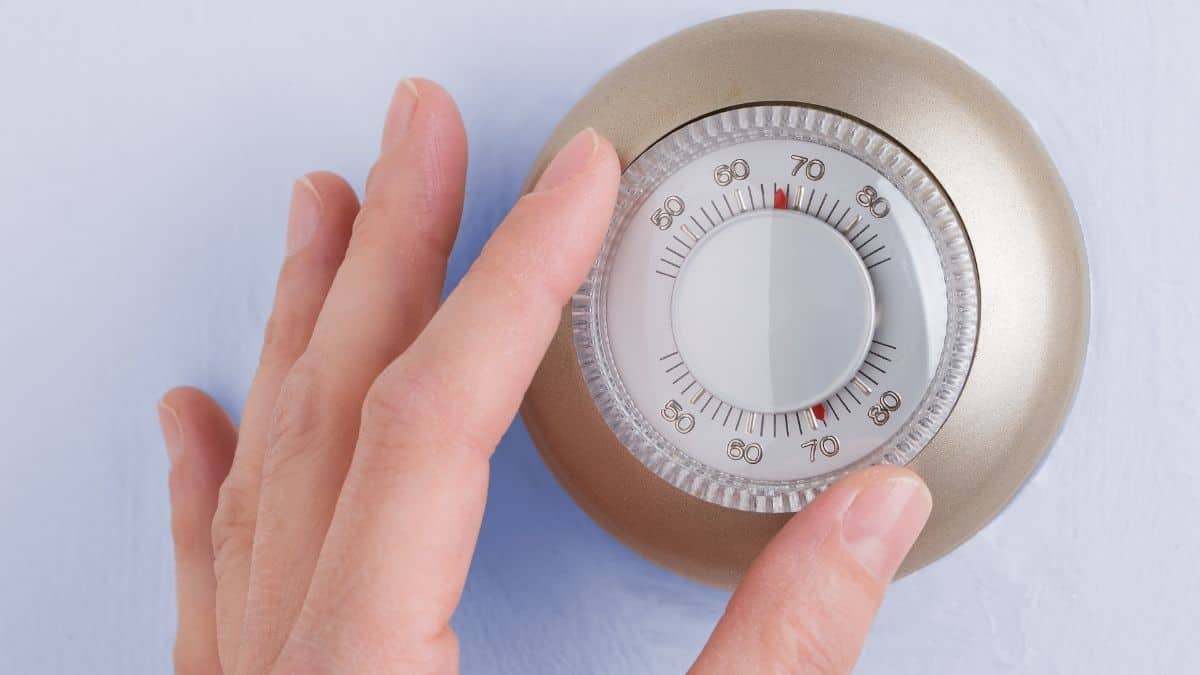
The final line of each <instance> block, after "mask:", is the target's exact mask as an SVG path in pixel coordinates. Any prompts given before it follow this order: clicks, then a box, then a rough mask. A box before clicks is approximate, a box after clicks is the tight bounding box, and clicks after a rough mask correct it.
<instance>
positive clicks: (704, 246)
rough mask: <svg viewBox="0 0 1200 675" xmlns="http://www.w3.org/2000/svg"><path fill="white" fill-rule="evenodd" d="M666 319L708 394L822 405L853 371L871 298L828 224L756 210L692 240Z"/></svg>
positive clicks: (867, 331) (779, 408)
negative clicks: (669, 313)
mask: <svg viewBox="0 0 1200 675" xmlns="http://www.w3.org/2000/svg"><path fill="white" fill-rule="evenodd" d="M784 198H785V199H786V195H785V196H784ZM671 324H672V325H671V327H672V331H673V333H674V336H675V342H676V344H677V345H678V347H679V355H680V357H681V358H682V359H683V362H684V363H686V364H687V366H688V368H689V369H690V370H691V372H692V373H693V374H694V375H695V376H696V380H697V381H698V382H699V383H700V384H701V385H703V386H704V387H705V388H706V389H707V390H708V391H711V392H713V393H714V394H716V395H717V396H719V397H721V399H723V400H725V401H728V402H729V403H730V404H732V405H735V406H738V407H741V408H745V409H747V410H755V411H762V412H763V413H781V412H787V411H789V410H800V409H805V408H809V407H810V406H812V405H814V404H817V403H820V402H822V401H824V400H825V399H826V398H828V397H830V396H832V395H833V394H834V393H835V392H836V391H837V390H838V389H840V388H841V387H842V385H844V384H845V383H846V382H848V381H850V378H851V377H852V376H853V375H854V374H855V372H856V371H857V370H858V369H859V368H860V367H862V363H863V360H864V359H865V358H866V356H867V352H868V349H869V347H870V345H871V336H872V334H873V332H874V327H875V295H874V291H873V290H872V288H871V278H870V276H869V275H868V274H867V267H866V265H865V264H863V261H862V258H860V257H859V255H858V251H856V250H854V246H852V245H851V244H850V242H849V241H847V240H846V237H844V236H842V235H841V234H840V233H839V232H837V231H835V230H834V229H833V228H831V227H829V224H828V223H826V222H824V221H821V220H818V219H817V218H815V217H813V216H809V215H805V214H803V213H798V212H796V211H792V210H790V209H786V208H777V209H776V208H773V209H770V210H768V209H759V210H756V211H751V212H749V213H746V214H743V215H740V216H737V217H735V218H733V219H731V220H730V221H729V222H728V223H726V224H725V225H724V226H722V227H721V228H719V229H717V230H716V231H714V232H713V233H712V234H711V235H709V236H706V237H704V238H702V239H701V240H700V241H699V242H698V243H697V244H696V245H695V246H694V248H693V250H692V251H691V253H689V254H688V256H687V258H686V260H685V261H684V264H683V265H682V266H681V269H680V271H679V274H678V278H677V279H676V281H675V290H674V298H673V301H672V303H671Z"/></svg>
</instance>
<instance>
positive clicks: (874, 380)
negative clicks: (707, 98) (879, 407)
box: [858, 368, 879, 394]
mask: <svg viewBox="0 0 1200 675" xmlns="http://www.w3.org/2000/svg"><path fill="white" fill-rule="evenodd" d="M858 374H859V375H861V376H862V378H863V379H864V380H866V381H867V382H870V383H871V384H873V385H875V386H876V387H878V386H879V380H876V379H875V378H873V377H871V376H870V375H868V374H866V373H864V372H863V371H862V369H861V368H859V370H858ZM867 393H868V394H869V393H871V392H867Z"/></svg>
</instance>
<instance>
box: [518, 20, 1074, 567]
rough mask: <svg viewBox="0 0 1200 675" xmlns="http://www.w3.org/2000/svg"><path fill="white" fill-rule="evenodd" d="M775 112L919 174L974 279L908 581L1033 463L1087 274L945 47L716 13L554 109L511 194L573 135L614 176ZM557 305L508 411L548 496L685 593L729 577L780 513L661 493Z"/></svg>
mask: <svg viewBox="0 0 1200 675" xmlns="http://www.w3.org/2000/svg"><path fill="white" fill-rule="evenodd" d="M766 102H795V103H805V104H811V105H819V106H824V107H827V108H832V109H834V110H836V111H839V112H842V113H846V114H849V115H852V116H854V117H858V118H859V119H862V120H863V121H865V122H867V123H869V124H871V125H873V126H875V127H877V128H879V129H881V130H882V131H883V132H884V133H886V134H888V135H890V136H891V137H892V138H894V139H896V140H897V141H899V142H900V143H901V144H903V145H904V146H906V147H907V148H908V150H909V151H911V152H912V153H913V154H914V155H915V156H916V157H917V158H918V159H920V160H921V161H922V162H923V163H924V164H925V166H926V167H928V169H929V170H930V171H931V172H932V173H933V175H934V176H936V177H937V179H938V181H939V182H940V183H941V184H942V187H943V188H944V189H945V191H946V193H947V194H948V195H949V197H950V199H951V200H952V201H953V202H954V205H955V207H956V208H957V209H958V212H959V214H960V216H961V218H962V220H963V222H964V224H965V226H966V229H967V233H968V235H969V237H970V239H971V244H972V247H973V248H974V252H975V258H976V264H977V267H978V271H979V286H980V301H981V306H980V326H979V341H978V345H977V347H976V352H975V360H974V363H973V365H972V370H971V375H970V377H969V379H968V380H967V384H966V387H965V389H964V391H963V393H962V396H961V397H960V399H959V401H958V404H957V406H956V407H955V409H954V412H953V413H952V414H951V416H950V418H949V420H948V421H947V422H946V424H945V426H943V428H942V430H941V431H940V432H939V433H938V435H937V436H936V437H935V438H934V439H933V441H932V442H931V443H930V444H929V445H928V446H927V447H926V448H925V450H924V451H922V453H921V454H920V456H918V458H917V459H916V460H915V461H914V462H913V463H912V464H911V467H912V468H913V469H915V470H916V471H917V472H918V473H920V474H921V475H922V476H923V477H924V479H925V481H926V482H927V483H928V484H929V487H930V490H931V491H932V492H933V496H934V509H933V514H932V516H931V517H930V521H929V524H928V525H927V526H926V528H925V531H924V533H923V534H922V535H921V537H920V539H919V540H918V541H917V543H916V546H915V547H914V548H913V550H912V552H911V553H910V555H909V556H908V558H907V560H906V561H905V562H904V565H903V566H902V568H901V573H902V574H907V573H909V572H912V571H913V570H916V569H918V568H920V567H923V566H924V565H927V564H928V563H930V562H932V561H933V560H936V559H937V558H939V557H941V556H943V555H945V554H946V553H948V552H949V551H950V550H952V549H954V548H955V547H956V546H958V545H959V544H961V543H962V542H964V541H965V540H967V539H968V538H969V537H971V536H972V535H973V534H975V533H976V532H978V531H979V529H980V528H982V527H983V526H984V525H985V524H987V522H988V521H990V520H991V519H992V518H993V517H994V516H995V515H996V514H997V513H998V512H999V511H1000V510H1001V509H1002V508H1003V507H1004V505H1005V504H1007V503H1008V501H1009V500H1010V499H1011V498H1012V497H1013V495H1014V494H1015V493H1016V491H1017V490H1018V489H1019V488H1020V486H1021V485H1022V483H1023V482H1024V481H1025V480H1026V479H1027V478H1028V477H1029V475H1030V474H1031V473H1032V472H1033V470H1034V469H1035V468H1036V467H1037V465H1038V462H1039V461H1040V460H1041V458H1042V457H1043V455H1044V454H1045V453H1046V451H1047V450H1048V449H1049V447H1050V445H1051V444H1052V442H1053V441H1054V438H1055V436H1056V435H1057V433H1058V430H1059V428H1060V427H1061V425H1062V423H1063V421H1064V419H1065V417H1066V415H1067V412H1068V411H1069V409H1070V405H1071V401H1072V399H1073V397H1074V394H1075V390H1076V388H1077V386H1078V383H1079V377H1080V374H1081V372H1082V368H1083V360H1084V354H1085V349H1086V343H1087V328H1088V276H1087V263H1086V259H1085V256H1084V250H1083V242H1082V239H1081V236H1080V232H1079V225H1078V222H1077V221H1076V217H1075V212H1074V209H1073V207H1072V206H1071V202H1070V199H1069V197H1068V196H1067V193H1066V190H1065V188H1064V187H1063V184H1062V181H1061V179H1060V178H1059V176H1058V173H1057V171H1056V170H1055V168H1054V165H1053V163H1052V162H1051V161H1050V158H1049V156H1048V155H1047V154H1046V152H1045V150H1044V149H1043V148H1042V146H1041V144H1040V143H1039V141H1038V140H1037V137H1036V136H1035V134H1034V132H1033V130H1032V129H1031V128H1030V126H1029V124H1028V123H1027V122H1026V121H1025V120H1024V118H1022V117H1021V115H1020V113H1018V112H1017V111H1016V110H1015V109H1014V108H1013V107H1012V106H1011V105H1010V104H1009V103H1008V101H1007V100H1005V98H1004V97H1003V96H1002V95H1001V94H1000V93H999V92H998V91H997V90H996V89H995V88H994V87H993V86H992V85H991V84H990V83H988V82H987V81H986V80H984V79H983V78H982V77H981V76H980V75H979V74H977V73H975V72H974V71H973V70H971V69H970V68H968V67H967V66H966V65H965V64H963V63H962V62H961V61H959V60H958V59H957V58H955V57H954V56H952V55H951V54H949V53H948V52H946V51H944V50H942V49H940V48H938V47H936V46H934V45H932V44H930V43H928V42H926V41H924V40H921V39H919V38H917V37H914V36H912V35H910V34H908V33H904V32H901V31H898V30H895V29H892V28H888V27H886V26H882V25H880V24H876V23H873V22H869V21H865V20H862V19H857V18H853V17H848V16H843V15H837V14H826V13H820V12H807V11H788V10H785V11H771V12H757V13H753V14H743V15H739V16H733V17H729V18H725V19H720V20H717V21H712V22H709V23H705V24H701V25H699V26H696V27H694V28H691V29H688V30H686V31H683V32H681V33H678V34H676V35H673V36H671V37H669V38H667V39H665V40H663V41H661V42H659V43H657V44H655V45H652V46H650V47H649V48H647V49H645V50H643V51H642V52H640V53H638V54H636V55H635V56H633V57H632V58H631V59H629V60H628V61H626V62H625V63H623V64H621V65H620V66H618V67H617V68H616V69H614V70H613V71H612V72H611V73H609V74H608V75H607V76H606V77H605V78H604V79H602V80H601V81H600V82H599V83H597V85H596V86H595V87H594V88H593V89H592V90H591V91H590V92H589V93H588V94H587V95H586V96H584V98H583V99H582V100H581V101H580V102H579V103H578V104H577V105H576V106H575V108H574V109H572V110H571V111H570V113H568V114H567V116H566V118H565V119H564V120H563V121H562V123H561V124H560V125H559V126H558V128H557V129H556V130H555V131H554V133H553V134H552V135H551V137H550V139H549V140H548V141H547V143H546V146H545V148H543V150H542V152H541V154H540V155H539V157H538V159H537V161H536V162H535V163H534V166H533V169H532V171H531V172H530V178H529V179H528V180H527V183H526V189H528V188H529V186H530V185H531V184H532V180H533V178H534V177H536V176H537V175H539V174H540V173H541V170H542V168H543V167H544V166H545V164H546V163H547V162H548V161H549V159H550V157H551V156H553V153H554V152H555V151H556V150H557V149H558V148H559V147H561V146H562V144H563V143H565V142H566V141H567V140H568V139H569V138H570V137H571V136H572V135H574V133H575V132H577V131H579V130H580V129H582V128H584V127H588V126H592V127H595V128H596V129H597V130H598V131H599V132H600V133H602V134H604V135H605V136H607V137H608V138H609V139H610V140H611V141H612V142H613V145H614V146H615V147H616V149H617V152H618V154H619V156H620V159H621V164H622V166H627V165H628V164H629V163H630V162H631V161H632V160H633V159H634V158H635V157H637V156H638V155H639V154H640V153H641V152H642V151H644V150H645V149H646V148H648V147H649V146H650V145H652V144H653V143H654V142H655V141H657V140H658V139H659V138H661V137H662V136H664V135H665V134H667V133H668V132H670V131H671V130H673V129H675V128H676V127H679V126H681V125H682V124H684V123H686V122H688V121H690V120H693V119H695V118H697V117H701V116H704V115H707V114H709V113H711V112H713V111H716V110H719V109H723V108H728V107H732V106H739V105H746V104H753V103H766ZM568 319H569V316H568V314H567V312H566V311H564V314H563V320H562V322H561V324H560V326H559V330H558V333H557V335H556V337H555V339H554V342H553V344H552V345H551V347H550V350H549V352H548V353H547V355H546V358H545V360H544V361H543V362H542V365H541V367H540V368H539V370H538V372H537V375H536V376H535V378H534V381H533V384H532V386H531V387H530V390H529V393H528V394H527V396H526V399H525V403H524V406H523V408H522V415H523V416H524V419H525V423H526V426H527V427H528V429H529V432H530V434H531V436H532V437H533V439H534V442H535V443H536V444H537V446H538V449H539V450H540V452H541V454H542V457H543V458H544V459H545V461H546V464H547V465H548V466H549V467H550V469H551V471H552V472H553V473H554V475H555V476H557V477H558V479H559V481H560V482H561V483H562V485H563V487H564V488H566V490H567V492H568V493H570V494H571V495H572V497H574V498H575V500H576V502H578V503H579V505H580V506H581V507H582V508H583V509H584V510H585V511H586V512H587V513H588V514H589V515H591V516H592V517H593V518H594V519H595V520H596V521H597V522H599V523H600V524H601V525H602V526H603V527H604V528H605V529H606V530H608V531H609V532H610V533H612V534H613V535H614V536H616V537H617V538H618V539H620V540H621V541H622V542H624V543H625V544H627V545H628V546H630V547H631V548H633V549H634V550H636V551H638V552H639V553H641V554H642V555H644V556H646V557H647V558H649V559H651V560H653V561H655V562H657V563H659V564H661V565H663V566H665V567H667V568H669V569H672V570H675V571H676V572H679V573H681V574H684V575H687V576H689V577H692V578H694V579H697V580H699V581H703V582H706V583H709V584H715V585H719V586H731V585H733V584H735V583H736V582H737V580H738V579H739V578H740V577H741V575H742V573H743V572H744V571H745V569H746V567H747V565H749V563H750V561H751V560H753V558H754V556H755V555H756V554H757V553H758V551H759V550H760V549H761V548H762V547H763V545H764V544H765V543H766V542H767V541H768V540H769V539H770V538H771V536H772V535H773V534H774V533H775V531H776V530H778V529H779V527H780V526H781V525H783V523H784V522H786V520H787V518H788V517H789V516H788V515H764V514H756V513H748V512H743V511H735V510H733V509H726V508H723V507H720V506H716V505H713V504H709V503H707V502H705V501H703V500H700V499H697V498H695V497H692V496H690V495H688V494H685V493H684V492H682V491H680V490H677V489H675V488H674V487H672V486H671V485H670V484H668V483H667V482H665V481H663V480H661V479H659V478H658V477H657V476H655V475H654V474H652V473H651V472H650V471H649V470H647V469H646V468H645V467H643V466H642V465H641V463H640V462H638V461H637V459H635V458H634V457H633V456H632V455H631V454H630V453H629V452H628V451H627V450H626V449H625V448H624V447H622V445H621V444H620V442H619V441H617V439H616V438H615V437H614V436H613V434H612V433H611V432H610V431H609V429H608V426H607V425H606V424H605V422H604V421H603V419H601V417H600V415H599V413H598V412H597V410H596V408H595V406H594V405H593V403H592V399H591V397H590V396H589V395H588V392H587V388H586V386H585V385H584V382H583V380H582V377H581V375H580V370H579V366H578V364H577V363H576V358H575V351H574V346H573V344H572V338H571V330H570V326H569V322H568Z"/></svg>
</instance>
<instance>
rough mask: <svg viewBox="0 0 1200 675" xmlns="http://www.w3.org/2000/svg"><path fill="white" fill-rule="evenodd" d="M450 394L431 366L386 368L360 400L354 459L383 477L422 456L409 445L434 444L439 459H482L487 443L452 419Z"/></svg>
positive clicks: (485, 454) (487, 446)
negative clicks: (360, 431)
mask: <svg viewBox="0 0 1200 675" xmlns="http://www.w3.org/2000/svg"><path fill="white" fill-rule="evenodd" d="M417 370H419V371H420V372H416V371H417ZM456 398H457V397H455V396H454V394H453V391H452V390H451V389H448V387H447V385H446V384H445V383H444V382H442V381H441V379H440V378H439V376H438V374H437V372H436V370H432V369H407V368H398V369H392V370H390V371H388V372H386V373H385V374H384V375H383V376H381V377H380V378H379V379H377V380H376V381H375V383H374V384H373V385H372V386H371V389H370V390H369V391H368V393H367V396H366V399H365V400H364V401H363V411H362V434H361V438H360V443H359V447H358V450H357V451H356V454H355V462H358V463H360V466H363V467H365V468H366V470H367V471H370V472H371V473H374V474H376V475H388V474H392V473H395V474H402V473H403V472H405V471H406V470H408V469H410V468H411V467H410V464H411V462H412V461H413V457H414V456H416V455H422V456H424V455H427V453H424V452H423V453H414V452H413V450H414V449H415V448H425V449H430V448H436V450H437V453H436V454H437V457H438V458H439V459H440V460H448V459H451V458H453V457H456V456H457V457H466V458H473V457H476V456H479V457H483V458H486V456H487V454H488V451H489V450H490V447H491V446H489V445H488V444H486V443H481V442H480V441H479V439H477V438H475V437H474V436H473V435H472V425H470V424H462V423H461V419H457V416H458V414H459V411H457V410H456V408H455V400H456ZM449 429H453V431H452V432H447V430H449Z"/></svg>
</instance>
